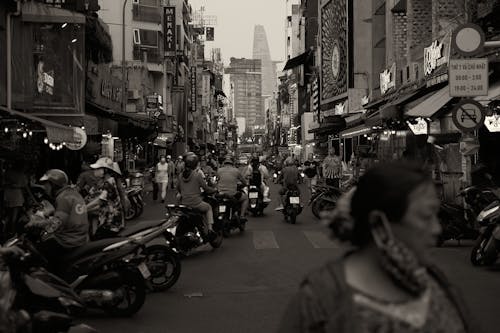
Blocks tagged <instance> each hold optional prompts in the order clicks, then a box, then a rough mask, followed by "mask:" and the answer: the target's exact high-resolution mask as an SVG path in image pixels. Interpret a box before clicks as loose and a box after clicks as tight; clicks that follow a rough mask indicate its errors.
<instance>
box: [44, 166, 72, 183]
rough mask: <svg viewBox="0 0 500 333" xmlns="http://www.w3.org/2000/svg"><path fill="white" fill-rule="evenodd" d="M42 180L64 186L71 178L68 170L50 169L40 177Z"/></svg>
mask: <svg viewBox="0 0 500 333" xmlns="http://www.w3.org/2000/svg"><path fill="white" fill-rule="evenodd" d="M40 181H41V182H50V183H52V184H54V185H56V186H59V187H64V186H66V185H68V184H69V178H68V175H67V174H66V172H64V171H62V170H59V169H50V170H48V171H47V172H46V173H45V174H44V175H43V176H42V178H40Z"/></svg>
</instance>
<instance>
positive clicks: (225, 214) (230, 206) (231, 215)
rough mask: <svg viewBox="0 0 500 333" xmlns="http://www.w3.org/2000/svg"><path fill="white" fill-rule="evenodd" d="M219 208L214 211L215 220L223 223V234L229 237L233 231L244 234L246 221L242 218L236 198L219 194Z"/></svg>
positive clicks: (217, 196)
mask: <svg viewBox="0 0 500 333" xmlns="http://www.w3.org/2000/svg"><path fill="white" fill-rule="evenodd" d="M215 197H216V198H217V208H216V210H214V214H215V215H216V216H215V219H216V220H219V221H222V223H223V225H224V229H223V230H222V234H223V236H224V237H229V235H230V234H231V231H232V230H233V229H239V230H240V232H244V231H245V228H246V220H245V219H242V218H241V217H240V203H239V201H238V200H237V198H235V197H234V196H228V195H224V194H217V195H216V196H215Z"/></svg>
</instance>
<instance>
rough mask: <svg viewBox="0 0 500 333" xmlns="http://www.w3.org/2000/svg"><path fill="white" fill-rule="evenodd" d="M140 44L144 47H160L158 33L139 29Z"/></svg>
mask: <svg viewBox="0 0 500 333" xmlns="http://www.w3.org/2000/svg"><path fill="white" fill-rule="evenodd" d="M139 33H140V39H139V40H140V44H141V46H144V47H154V48H157V47H158V31H156V30H144V29H139Z"/></svg>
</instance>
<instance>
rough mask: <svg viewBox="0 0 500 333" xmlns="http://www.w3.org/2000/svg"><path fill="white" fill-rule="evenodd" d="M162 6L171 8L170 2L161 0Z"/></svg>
mask: <svg viewBox="0 0 500 333" xmlns="http://www.w3.org/2000/svg"><path fill="white" fill-rule="evenodd" d="M161 6H162V7H168V6H170V0H161Z"/></svg>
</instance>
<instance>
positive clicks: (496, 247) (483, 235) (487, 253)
mask: <svg viewBox="0 0 500 333" xmlns="http://www.w3.org/2000/svg"><path fill="white" fill-rule="evenodd" d="M477 222H478V224H479V226H480V230H479V233H480V234H479V237H478V238H477V240H476V244H475V245H474V247H473V248H472V252H471V256H470V260H471V262H472V264H473V265H474V266H481V265H492V264H494V263H495V262H496V260H497V258H498V253H499V252H500V201H495V202H493V203H492V204H490V205H489V206H487V207H486V208H484V209H483V211H482V212H481V213H480V214H479V215H478V217H477Z"/></svg>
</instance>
